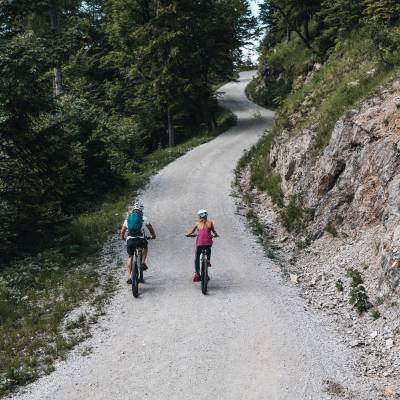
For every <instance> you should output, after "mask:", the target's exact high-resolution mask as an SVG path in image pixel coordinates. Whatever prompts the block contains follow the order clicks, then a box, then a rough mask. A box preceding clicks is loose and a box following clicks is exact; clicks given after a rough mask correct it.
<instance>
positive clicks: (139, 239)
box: [120, 202, 156, 284]
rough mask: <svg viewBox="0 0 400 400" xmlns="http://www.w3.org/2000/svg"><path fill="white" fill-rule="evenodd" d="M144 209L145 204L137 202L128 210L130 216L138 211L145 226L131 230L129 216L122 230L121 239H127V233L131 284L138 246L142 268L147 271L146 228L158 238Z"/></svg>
mask: <svg viewBox="0 0 400 400" xmlns="http://www.w3.org/2000/svg"><path fill="white" fill-rule="evenodd" d="M143 209H144V206H143V204H142V203H139V202H137V203H135V204H134V206H133V207H131V208H129V210H128V216H129V215H130V214H134V213H136V214H137V215H138V216H139V218H141V221H142V222H143V226H142V227H141V228H140V229H139V230H137V231H136V232H133V231H129V229H128V216H127V217H126V219H125V221H124V223H123V225H122V228H121V232H120V238H121V240H124V239H125V235H126V251H127V253H128V262H127V270H128V280H127V281H126V283H128V284H131V283H132V279H131V276H132V259H133V254H134V253H135V249H136V248H141V249H143V250H142V260H141V268H142V269H143V271H146V269H148V267H147V265H146V259H147V256H148V243H147V239H146V234H145V232H146V229H147V230H148V231H149V233H150V236H151V238H152V239H155V238H156V233H155V231H154V228H153V226H152V225H151V223H150V222H149V221H148V219H147V217H145V216H144V215H143Z"/></svg>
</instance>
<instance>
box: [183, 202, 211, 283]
mask: <svg viewBox="0 0 400 400" xmlns="http://www.w3.org/2000/svg"><path fill="white" fill-rule="evenodd" d="M197 215H198V217H199V220H198V221H196V223H195V225H194V226H193V228H192V230H191V231H190V232H189V233H188V234H187V235H186V236H187V237H192V236H194V233H195V232H196V231H197V235H196V253H195V258H194V269H195V273H194V277H193V282H199V281H200V254H201V252H202V251H203V250H205V251H206V255H207V260H208V262H209V267H211V264H210V259H211V246H212V244H213V237H214V238H217V237H219V235H218V233H217V232H216V231H215V228H214V223H213V222H212V221H211V220H209V219H207V218H208V212H207V210H199V211H198V212H197Z"/></svg>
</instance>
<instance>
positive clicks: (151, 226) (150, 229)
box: [146, 224, 156, 240]
mask: <svg viewBox="0 0 400 400" xmlns="http://www.w3.org/2000/svg"><path fill="white" fill-rule="evenodd" d="M146 228H147V229H148V230H149V232H150V235H151V238H152V239H153V240H154V239H155V238H156V232H155V230H154V228H153V225H151V224H147V225H146Z"/></svg>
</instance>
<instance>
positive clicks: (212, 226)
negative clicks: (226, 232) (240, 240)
mask: <svg viewBox="0 0 400 400" xmlns="http://www.w3.org/2000/svg"><path fill="white" fill-rule="evenodd" d="M210 229H211V232H212V233H213V234H214V237H219V235H218V233H217V231H216V230H215V228H214V222H211V228H210Z"/></svg>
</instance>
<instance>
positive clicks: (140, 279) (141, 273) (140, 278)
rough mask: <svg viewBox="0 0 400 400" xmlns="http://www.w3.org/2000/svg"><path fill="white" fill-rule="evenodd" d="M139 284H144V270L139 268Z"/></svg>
mask: <svg viewBox="0 0 400 400" xmlns="http://www.w3.org/2000/svg"><path fill="white" fill-rule="evenodd" d="M139 282H140V283H144V278H143V269H142V267H140V268H139Z"/></svg>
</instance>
